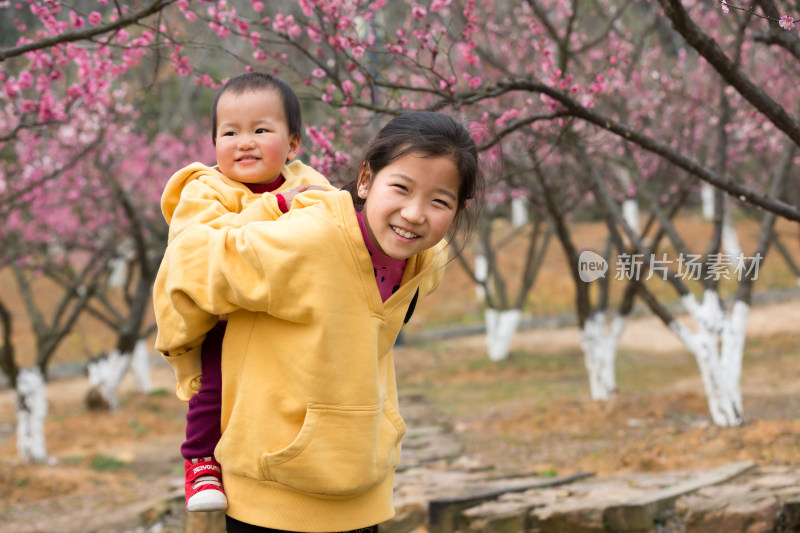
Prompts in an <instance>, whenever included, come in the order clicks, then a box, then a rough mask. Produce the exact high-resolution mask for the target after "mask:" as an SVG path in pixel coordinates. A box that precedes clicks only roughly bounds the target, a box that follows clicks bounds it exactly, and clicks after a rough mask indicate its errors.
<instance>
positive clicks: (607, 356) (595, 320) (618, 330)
mask: <svg viewBox="0 0 800 533" xmlns="http://www.w3.org/2000/svg"><path fill="white" fill-rule="evenodd" d="M626 322H627V319H626V318H625V317H623V316H620V315H617V316H615V317H614V319H613V320H612V321H611V324H610V325H608V327H606V326H607V324H606V312H605V311H597V312H595V313H592V314H591V315H590V316H589V317H588V318H587V320H586V322H585V323H584V324H583V331H582V332H581V348H582V349H583V361H584V365H585V366H586V370H587V372H588V373H589V388H590V391H591V395H592V399H593V400H595V401H599V400H608V399H610V398H611V397H612V396H614V394H615V393H616V391H617V379H616V367H615V364H616V357H617V344H618V343H619V338H620V336H621V335H622V331H623V330H624V329H625V323H626Z"/></svg>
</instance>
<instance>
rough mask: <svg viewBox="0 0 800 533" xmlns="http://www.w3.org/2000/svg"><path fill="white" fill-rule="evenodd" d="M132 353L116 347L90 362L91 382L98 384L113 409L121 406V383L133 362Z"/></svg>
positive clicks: (94, 384)
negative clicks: (119, 392)
mask: <svg viewBox="0 0 800 533" xmlns="http://www.w3.org/2000/svg"><path fill="white" fill-rule="evenodd" d="M131 359H132V355H131V354H130V353H125V354H122V353H120V351H119V350H117V349H116V348H114V349H113V350H112V351H111V353H109V354H108V355H107V356H105V357H101V358H100V359H98V360H97V361H93V362H92V363H90V364H89V368H88V370H89V383H90V384H91V385H93V386H97V387H98V389H99V392H100V394H101V395H102V397H103V399H104V400H105V401H106V403H107V404H108V407H109V409H111V410H112V411H114V410H116V409H117V408H118V407H119V397H118V396H119V395H118V391H119V385H120V383H121V382H122V378H123V377H124V376H125V372H127V370H128V367H129V366H130V364H131Z"/></svg>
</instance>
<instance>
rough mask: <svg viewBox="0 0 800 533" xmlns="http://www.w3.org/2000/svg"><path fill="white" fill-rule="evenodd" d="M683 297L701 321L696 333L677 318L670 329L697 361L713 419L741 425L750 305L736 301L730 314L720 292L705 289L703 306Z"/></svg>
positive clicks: (722, 424) (695, 318) (729, 425)
mask: <svg viewBox="0 0 800 533" xmlns="http://www.w3.org/2000/svg"><path fill="white" fill-rule="evenodd" d="M683 300H684V305H685V306H686V308H687V309H688V310H689V312H690V313H691V315H692V317H693V318H694V320H695V323H696V324H697V331H696V332H692V331H690V330H689V329H688V328H686V327H685V326H683V325H682V324H679V323H678V322H677V321H674V322H673V323H672V324H670V328H671V329H672V330H673V331H674V332H675V333H676V334H677V335H678V337H679V338H680V339H681V340H682V341H683V343H684V344H685V345H686V347H687V348H688V349H689V351H691V352H692V354H693V355H694V357H695V360H696V361H697V366H698V367H699V369H700V375H701V377H702V379H703V387H704V389H705V393H706V397H707V400H708V409H709V412H710V414H711V420H712V421H713V422H714V423H715V424H716V425H718V426H722V427H733V426H741V425H742V424H743V423H744V411H743V408H742V393H741V386H740V380H741V376H742V356H743V352H744V341H745V329H746V326H747V317H748V315H749V312H750V306H749V305H747V304H746V303H745V302H743V301H741V300H739V301H736V303H734V305H733V308H732V309H731V312H730V314H727V313H726V312H725V310H724V309H723V308H722V305H721V302H720V299H719V295H718V294H717V293H716V292H715V291H711V290H707V291H705V293H704V296H703V303H702V305H699V304H698V303H697V300H695V298H694V296H693V295H691V294H689V295H687V296H685V297H684V298H683Z"/></svg>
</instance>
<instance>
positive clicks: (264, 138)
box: [216, 90, 300, 183]
mask: <svg viewBox="0 0 800 533" xmlns="http://www.w3.org/2000/svg"><path fill="white" fill-rule="evenodd" d="M216 137H217V144H216V152H217V164H218V165H219V169H220V171H221V172H222V173H223V174H225V175H226V176H228V177H229V178H231V179H234V180H236V181H239V182H242V183H271V182H273V181H275V179H276V178H277V177H278V176H279V175H280V172H281V168H282V167H283V165H284V164H285V163H286V160H287V159H294V158H295V157H296V156H297V150H298V149H299V148H300V140H299V139H297V138H294V137H291V138H290V136H289V128H288V125H287V122H286V117H285V116H284V112H283V103H282V101H281V97H280V94H279V93H278V91H274V90H268V91H250V92H245V93H242V94H232V93H230V92H225V93H223V94H222V96H220V99H219V101H218V102H217V132H216Z"/></svg>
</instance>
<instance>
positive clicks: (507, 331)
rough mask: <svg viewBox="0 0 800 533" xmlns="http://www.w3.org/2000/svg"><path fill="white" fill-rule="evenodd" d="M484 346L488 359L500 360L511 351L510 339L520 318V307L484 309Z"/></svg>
mask: <svg viewBox="0 0 800 533" xmlns="http://www.w3.org/2000/svg"><path fill="white" fill-rule="evenodd" d="M485 317H486V347H487V348H488V350H489V359H491V360H492V361H502V360H503V359H507V358H508V355H509V353H510V351H511V341H512V339H513V338H514V335H515V334H516V333H517V329H519V323H520V321H521V320H522V311H521V310H520V309H505V310H499V309H492V308H491V307H489V308H487V309H486V315H485Z"/></svg>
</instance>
